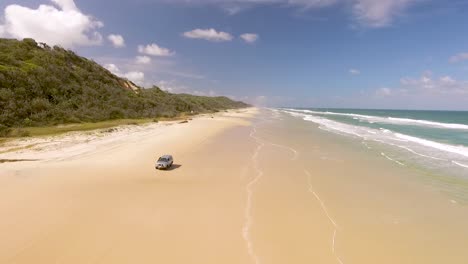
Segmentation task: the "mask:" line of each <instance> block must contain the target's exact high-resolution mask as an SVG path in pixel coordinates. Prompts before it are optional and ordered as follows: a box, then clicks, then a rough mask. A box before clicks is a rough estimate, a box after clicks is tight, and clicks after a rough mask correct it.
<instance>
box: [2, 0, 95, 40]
mask: <svg viewBox="0 0 468 264" xmlns="http://www.w3.org/2000/svg"><path fill="white" fill-rule="evenodd" d="M51 2H53V3H54V4H55V6H54V5H40V6H39V7H38V8H37V9H31V8H28V7H24V6H20V5H16V4H13V5H9V6H7V7H6V8H5V10H4V17H3V21H4V24H3V25H0V36H3V37H12V38H18V39H23V38H34V39H35V40H37V41H39V42H45V43H48V44H49V45H61V46H63V47H66V48H70V47H74V46H89V45H99V44H101V43H102V36H101V34H100V33H99V32H98V31H97V30H98V29H99V28H101V27H102V26H103V23H102V22H100V21H98V20H96V19H95V18H93V17H91V16H90V15H86V14H83V13H82V12H81V11H80V10H79V9H78V8H77V6H76V5H75V2H74V1H73V0H51ZM0 21H2V19H0Z"/></svg>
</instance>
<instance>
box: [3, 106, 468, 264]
mask: <svg viewBox="0 0 468 264" xmlns="http://www.w3.org/2000/svg"><path fill="white" fill-rule="evenodd" d="M87 144H91V145H92V144H93V143H92V142H90V143H83V144H82V145H84V146H87V147H88V148H89V147H90V146H88V145H87ZM62 150H64V149H62ZM89 150H90V151H89V152H86V153H81V154H79V155H76V156H70V157H67V158H64V159H61V158H60V157H59V158H56V157H52V158H51V159H48V160H47V161H43V162H18V163H3V164H0V167H2V173H0V174H2V175H1V177H0V194H1V197H2V199H0V214H1V215H3V216H5V217H3V218H2V221H0V233H2V234H4V236H3V237H2V239H0V262H1V263H31V262H34V263H51V262H55V263H67V264H73V263H89V262H93V263H135V262H140V263H146V262H162V263H206V264H215V263H220V262H222V263H227V264H230V263H232V264H239V263H246V264H247V263H258V264H263V263H303V262H307V263H323V264H336V263H363V264H371V263H372V264H373V263H383V264H384V263H389V264H390V263H392V264H393V263H427V264H430V263H434V264H436V263H462V262H463V261H464V260H466V258H468V253H467V252H466V249H465V245H466V243H468V230H467V229H466V221H468V210H467V209H466V205H464V204H461V203H457V202H456V203H454V202H453V201H452V198H451V197H450V196H449V195H446V194H444V193H442V192H441V191H440V189H438V188H437V186H434V185H431V183H430V182H422V181H420V180H419V177H421V176H422V175H421V174H420V172H418V171H415V170H410V169H408V168H407V167H404V166H400V165H398V164H397V163H394V162H392V161H390V160H387V159H386V158H385V157H384V156H382V155H375V153H371V152H369V151H368V149H367V148H366V147H365V146H364V145H363V144H361V142H354V141H350V140H348V139H347V138H344V137H340V136H339V135H335V134H332V133H329V132H327V131H322V130H320V129H318V127H317V126H316V125H314V124H313V123H310V122H304V121H302V120H299V119H297V118H293V117H290V116H287V115H282V114H278V113H275V112H272V111H270V110H266V109H257V110H254V109H251V110H248V111H247V110H245V112H243V113H242V112H240V113H235V112H232V113H223V115H222V116H216V117H215V118H211V117H205V118H203V117H202V118H198V119H194V120H193V121H191V122H189V123H186V124H174V125H170V126H161V127H159V128H154V129H151V130H150V131H149V130H148V131H145V132H141V133H139V132H134V133H127V134H125V135H122V136H121V137H120V138H118V137H117V139H116V140H115V141H113V142H107V143H106V144H103V145H95V148H90V149H89ZM67 151H69V149H67ZM62 152H63V151H62ZM166 153H170V154H173V155H174V159H175V165H176V166H174V168H173V169H170V170H167V171H156V170H155V169H154V161H155V159H156V158H157V157H158V156H159V154H166ZM31 219H33V221H31ZM441 245H443V246H441Z"/></svg>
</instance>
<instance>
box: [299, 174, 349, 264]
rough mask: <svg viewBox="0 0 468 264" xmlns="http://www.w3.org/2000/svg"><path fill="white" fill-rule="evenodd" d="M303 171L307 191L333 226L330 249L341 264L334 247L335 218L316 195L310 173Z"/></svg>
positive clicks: (336, 230) (341, 263)
mask: <svg viewBox="0 0 468 264" xmlns="http://www.w3.org/2000/svg"><path fill="white" fill-rule="evenodd" d="M304 173H305V174H306V175H307V183H308V185H309V189H308V190H309V192H311V193H312V194H313V195H314V196H315V198H316V199H317V201H318V202H319V204H320V207H321V208H322V210H323V212H324V213H325V215H326V216H327V218H328V220H329V221H330V223H331V224H332V226H333V229H334V230H333V237H332V246H331V251H332V253H333V255H334V256H335V258H336V260H337V261H338V263H340V264H343V261H342V260H341V258H340V257H339V256H338V254H337V253H336V247H335V244H336V243H335V242H336V233H337V232H338V225H337V224H336V222H335V220H333V218H332V217H331V216H330V214H329V213H328V210H327V207H326V206H325V203H324V202H323V201H322V199H320V196H318V194H317V193H316V192H315V191H314V188H313V185H312V179H311V178H312V175H311V174H310V172H309V171H308V170H304Z"/></svg>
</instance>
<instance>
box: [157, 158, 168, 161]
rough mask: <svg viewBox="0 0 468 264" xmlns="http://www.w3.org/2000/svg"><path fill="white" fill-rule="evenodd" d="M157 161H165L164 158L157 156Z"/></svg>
mask: <svg viewBox="0 0 468 264" xmlns="http://www.w3.org/2000/svg"><path fill="white" fill-rule="evenodd" d="M158 161H167V159H166V158H159V159H158Z"/></svg>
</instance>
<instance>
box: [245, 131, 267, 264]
mask: <svg viewBox="0 0 468 264" xmlns="http://www.w3.org/2000/svg"><path fill="white" fill-rule="evenodd" d="M255 133H257V129H256V128H255V127H254V128H253V129H252V131H251V132H250V135H249V136H250V137H251V138H252V139H253V140H254V141H255V142H256V143H257V148H256V149H255V151H254V153H253V155H252V163H253V168H254V170H255V177H254V178H253V179H252V180H251V181H250V182H249V183H248V184H247V185H246V187H245V191H246V193H247V199H246V205H245V210H244V225H243V226H242V237H243V238H244V240H245V243H246V246H247V253H248V254H249V256H250V257H251V258H252V260H253V262H254V263H255V264H260V259H259V258H258V256H257V254H255V251H254V247H253V242H252V237H251V228H252V223H253V216H252V201H253V194H254V186H255V185H256V184H257V182H258V181H259V180H260V178H262V176H263V171H262V170H261V169H260V168H259V165H258V154H259V153H260V151H261V150H262V148H263V147H264V146H265V143H264V142H262V141H261V140H260V139H259V138H257V137H255V136H254V134H255Z"/></svg>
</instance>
